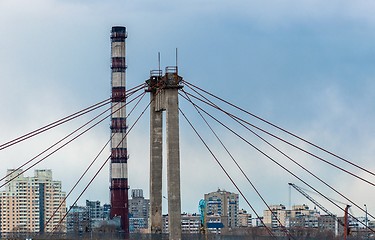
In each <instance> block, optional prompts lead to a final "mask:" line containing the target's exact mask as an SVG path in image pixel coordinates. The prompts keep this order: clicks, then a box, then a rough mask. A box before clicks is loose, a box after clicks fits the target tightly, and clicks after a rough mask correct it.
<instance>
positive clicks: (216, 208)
mask: <svg viewBox="0 0 375 240" xmlns="http://www.w3.org/2000/svg"><path fill="white" fill-rule="evenodd" d="M204 200H205V201H206V213H207V216H210V215H219V216H221V220H222V223H223V224H224V228H223V232H225V231H226V230H227V229H229V228H235V227H238V210H239V202H238V194H236V193H231V192H228V191H225V190H220V189H218V190H217V191H216V192H211V193H207V194H204Z"/></svg>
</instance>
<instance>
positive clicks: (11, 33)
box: [0, 0, 375, 215]
mask: <svg viewBox="0 0 375 240" xmlns="http://www.w3.org/2000/svg"><path fill="white" fill-rule="evenodd" d="M374 11H375V2H373V1H370V0H358V1H354V2H353V1H349V0H344V1H329V2H327V1H323V0H314V1H312V0H307V1H295V0H284V1H270V0H263V1H259V0H254V1H242V0H240V1H235V2H217V1H194V0H193V1H179V2H174V1H163V2H157V3H155V2H153V1H147V0H141V1H136V2H134V1H128V0H126V1H114V0H109V1H105V2H103V1H84V0H81V1H62V0H35V1H32V2H30V1H25V0H12V1H10V0H3V1H0V34H1V38H0V84H1V87H0V99H1V102H2V104H0V111H1V118H0V144H2V143H5V142H7V141H9V140H11V139H14V138H16V137H18V136H20V135H22V134H24V133H27V132H30V131H32V130H35V129H37V128H39V127H41V126H43V125H46V124H48V123H50V122H52V121H54V120H57V119H59V118H62V117H65V116H67V115H68V114H71V113H73V112H75V111H78V110H81V109H83V108H85V107H87V106H89V105H91V104H94V103H97V102H99V101H102V100H104V99H107V98H109V97H110V76H111V75H110V38H109V33H110V30H111V27H112V26H114V25H122V26H125V27H126V28H127V31H128V35H129V37H128V38H127V65H128V68H127V86H128V87H129V88H131V87H134V86H136V85H139V84H141V83H143V82H144V81H145V80H146V79H147V78H148V77H149V71H150V70H152V69H157V67H158V62H157V54H158V52H160V53H161V66H162V68H163V69H164V67H165V66H168V65H174V64H175V49H176V48H178V65H179V73H180V75H181V76H183V77H184V79H185V80H186V81H188V82H191V83H193V84H195V85H197V86H199V87H202V88H203V89H206V90H208V91H210V92H212V93H214V94H216V95H218V96H220V97H222V98H224V99H226V100H228V101H230V102H232V103H234V104H236V105H238V106H240V107H242V108H244V109H246V110H248V111H250V112H252V113H255V114H257V115H259V116H261V117H263V118H265V119H267V120H269V121H270V122H272V123H274V124H276V125H279V126H281V127H283V128H285V129H288V130H290V131H292V132H293V133H296V134H297V135H299V136H301V137H304V138H306V139H308V140H310V141H312V142H314V143H316V144H318V145H319V146H322V147H324V148H326V149H328V150H330V151H332V152H334V153H337V154H338V155H340V156H343V157H345V158H347V159H349V160H351V161H353V162H355V163H358V164H359V165H361V166H364V167H365V168H367V169H368V170H370V171H372V172H374V169H375V161H374V156H375V137H374V133H375V125H374V122H375V44H374V43H375V15H374V14H373V13H374ZM148 98H149V97H148V96H146V99H145V100H144V101H143V102H142V104H141V106H140V108H139V109H141V108H144V107H145V106H146V104H147V103H146V102H147V100H148ZM180 102H181V108H183V109H186V112H187V113H188V115H189V116H190V117H191V118H192V120H193V121H194V123H195V124H196V126H197V128H199V131H201V132H202V133H203V134H204V135H205V136H209V135H210V134H209V133H208V131H207V127H206V126H205V125H204V123H203V122H202V121H201V120H200V119H199V118H198V116H197V114H196V113H194V109H193V108H192V107H191V106H189V104H187V103H186V101H185V100H183V99H181V100H180ZM139 111H141V110H139ZM91 117H92V116H91ZM242 117H245V116H243V115H242ZM89 119H90V116H85V117H83V119H80V120H78V121H75V122H74V123H69V124H66V125H63V126H62V127H59V128H57V129H56V130H53V131H49V132H47V133H46V134H43V135H41V136H38V137H35V138H33V139H31V140H28V141H25V142H23V143H21V144H18V145H16V146H14V147H11V148H8V149H5V150H1V151H0V160H1V166H2V167H1V168H0V176H4V175H5V174H6V170H7V169H8V168H16V167H18V166H20V165H21V164H22V163H23V162H25V161H27V160H29V159H30V158H32V157H33V156H35V155H36V154H38V153H40V152H41V151H42V150H44V149H45V148H47V147H48V146H49V145H50V144H51V143H53V142H55V141H57V140H58V139H59V138H61V137H63V136H65V135H67V134H68V133H70V132H71V131H72V130H74V129H75V128H76V127H78V126H79V125H80V124H82V123H84V122H85V121H87V120H89ZM135 119H136V115H133V116H131V117H129V121H128V123H129V124H132V123H133V122H134V121H135ZM246 119H247V120H251V121H253V119H251V118H249V117H247V116H246ZM226 121H227V120H226ZM228 123H229V121H228ZM109 124H110V123H109V119H108V121H105V122H104V123H103V124H101V125H100V126H99V127H97V128H95V129H94V130H92V131H90V132H89V133H88V134H85V135H84V136H83V137H82V139H79V140H77V141H75V142H74V144H71V145H69V146H67V147H66V148H64V149H63V150H62V151H59V152H58V153H56V154H55V155H54V156H53V157H51V158H48V159H47V160H46V161H44V162H43V163H42V164H40V165H38V166H37V167H36V168H37V169H43V168H46V169H52V170H53V178H54V179H58V180H61V181H62V182H63V190H64V191H66V192H68V191H69V190H70V189H71V187H72V186H73V185H74V183H75V181H76V180H77V179H78V177H79V176H80V175H81V173H82V172H83V171H84V169H85V168H86V167H87V165H88V164H89V162H90V161H91V160H92V159H93V158H94V157H95V156H96V154H97V153H98V152H99V150H100V149H101V148H102V147H103V145H104V144H105V142H106V141H108V139H109V136H110V129H109ZM231 124H232V123H231ZM180 126H181V129H180V141H181V147H182V148H181V167H182V172H181V183H182V185H181V191H182V209H183V210H184V211H187V212H197V208H198V202H199V199H200V198H202V197H203V194H204V193H206V192H212V191H215V190H217V188H220V189H225V190H227V191H231V192H237V191H236V189H235V188H234V187H233V186H232V184H231V183H230V181H228V179H227V178H226V176H225V175H224V174H223V173H222V171H221V170H220V169H219V167H218V166H217V164H216V163H215V161H214V159H212V157H211V156H210V154H209V153H208V152H207V150H206V149H205V148H204V146H203V145H202V144H201V143H200V142H199V139H197V137H196V136H195V135H194V134H193V133H192V130H191V129H190V127H189V126H188V124H187V123H186V121H185V120H184V119H183V118H182V116H180ZM148 128H149V120H148V113H147V114H146V115H145V116H144V117H143V118H142V119H141V121H140V122H139V123H138V124H137V127H135V128H134V130H133V131H132V132H131V134H129V137H128V151H129V154H130V158H129V170H128V171H129V184H130V188H131V189H133V188H142V189H143V190H144V195H145V197H147V198H148V197H149V196H148V195H149V194H148V184H149V178H148V174H149V166H148V161H149V160H148V157H149V149H148V141H149V133H148ZM237 129H238V128H237ZM219 131H220V130H219ZM220 134H221V137H222V138H223V139H225V140H226V143H227V144H228V147H229V148H230V149H231V151H232V152H233V153H234V155H235V157H236V159H237V160H238V161H239V162H240V164H241V166H242V168H243V169H244V170H245V172H246V173H247V174H248V176H249V177H250V178H251V180H252V181H253V183H254V184H255V185H256V186H257V187H258V188H259V191H260V192H261V193H262V195H263V197H264V198H265V200H266V201H267V203H268V204H270V205H271V204H280V203H284V204H286V206H287V205H288V201H289V187H288V182H294V183H296V184H297V185H300V186H303V184H302V183H300V182H298V180H296V179H294V178H293V177H292V176H290V175H289V174H288V173H286V172H285V171H283V170H281V169H280V168H279V167H277V166H276V165H275V164H273V163H271V162H270V161H269V160H267V159H266V158H264V157H263V156H261V155H259V154H258V153H256V152H255V151H253V150H252V149H251V148H249V147H248V146H246V145H243V144H242V143H240V142H239V141H238V140H237V139H236V138H235V137H233V135H232V134H229V133H228V132H226V131H223V130H221V131H220ZM247 137H249V139H252V140H254V141H255V143H256V144H257V145H258V146H259V147H261V148H262V149H265V150H268V149H267V148H266V147H265V146H264V144H262V143H259V142H258V141H257V140H255V139H254V138H253V137H252V136H251V135H247ZM209 143H210V144H212V145H213V146H217V145H218V144H217V142H216V141H215V139H214V138H210V140H209ZM298 144H300V143H298ZM278 146H280V147H281V148H282V149H283V150H286V151H287V152H288V153H290V154H291V155H292V154H293V157H294V158H295V159H297V160H298V161H299V162H300V163H302V164H303V165H304V166H307V167H308V168H309V169H311V170H312V171H314V172H315V173H317V174H318V175H319V176H320V177H322V178H323V179H324V181H326V182H327V183H329V184H331V185H332V186H334V187H336V188H337V189H339V190H340V191H341V192H343V193H345V194H346V195H347V196H348V197H349V198H351V199H352V200H354V201H355V202H356V203H357V204H358V205H361V206H363V205H364V204H366V205H367V207H368V209H369V212H370V213H373V214H375V205H373V204H372V203H371V202H372V200H373V198H374V197H375V189H374V187H373V186H370V185H369V184H365V183H362V182H360V181H358V180H355V179H354V178H352V177H349V176H348V175H346V174H344V173H342V172H339V171H337V170H334V169H333V168H331V167H328V166H327V165H324V164H322V163H321V162H319V161H317V160H313V159H311V158H310V157H307V156H306V155H304V154H301V153H299V152H296V151H294V150H292V149H290V148H288V147H285V146H283V145H278ZM301 146H302V147H307V146H306V145H305V144H301ZM308 149H309V150H311V148H308ZM217 151H218V153H221V152H222V150H217ZM270 154H272V156H274V157H275V159H277V160H278V161H280V162H281V163H282V164H285V165H286V166H288V167H289V168H290V169H292V170H293V171H295V172H296V173H297V174H298V175H300V176H302V177H303V178H304V179H306V181H308V182H309V183H311V184H313V185H314V186H316V187H317V188H319V189H321V190H322V191H323V192H324V193H325V194H327V196H330V197H331V198H334V199H337V200H339V201H341V202H345V201H344V200H343V199H341V198H340V197H339V196H337V195H335V194H334V193H332V192H331V191H329V190H328V189H327V188H326V187H324V186H322V184H321V183H318V182H317V181H316V180H312V179H311V177H307V176H306V174H305V173H304V172H302V171H301V170H299V169H298V168H296V167H295V166H293V165H292V164H291V163H289V162H288V161H287V160H286V159H285V158H282V157H280V156H279V155H277V154H275V153H274V152H271V153H270ZM108 155H109V149H108V150H107V151H105V153H104V154H103V156H102V157H101V158H100V159H99V160H98V163H97V164H95V167H94V169H95V171H96V169H98V167H99V165H100V163H102V162H103V161H104V160H105V159H106V157H107V156H108ZM221 156H222V157H223V159H222V161H223V162H224V163H225V166H226V168H227V169H228V170H229V171H230V172H231V174H233V176H235V177H236V181H237V182H238V185H239V187H240V188H241V189H242V190H243V192H244V194H245V195H246V197H247V199H248V200H249V201H250V202H251V204H253V205H254V207H255V209H256V210H257V211H259V213H262V211H263V209H265V206H264V204H263V203H262V202H261V200H260V199H259V198H258V197H257V196H256V194H255V193H254V191H253V190H252V189H251V186H250V185H249V184H248V183H247V182H246V181H245V180H244V179H243V178H242V177H240V174H239V173H238V172H237V170H236V168H235V166H234V165H233V164H232V163H231V162H230V160H229V159H227V157H224V155H221ZM324 157H327V156H324ZM327 158H328V157H327ZM329 159H332V158H329ZM334 161H335V163H337V164H340V166H343V167H345V168H347V169H350V170H351V171H354V172H356V173H358V174H360V175H361V176H363V177H365V178H366V179H369V180H370V181H372V182H375V181H374V177H371V176H368V175H366V174H363V173H360V172H358V171H357V170H355V169H352V168H349V167H348V166H346V165H343V164H341V163H340V162H339V161H337V160H334ZM93 174H94V171H91V173H90V176H89V177H86V178H85V184H86V182H87V181H88V180H89V179H90V178H91V176H92V175H93ZM108 174H109V170H108V167H105V169H104V170H103V171H102V172H101V173H100V174H99V176H98V178H97V179H96V180H95V181H94V182H93V184H92V186H91V187H90V188H89V189H88V190H87V192H86V193H85V194H84V195H83V196H82V198H81V200H80V201H79V204H83V203H84V201H85V199H91V200H100V201H101V202H102V203H108V202H109V176H108ZM26 175H32V174H30V173H26ZM163 186H165V188H164V189H163V195H164V196H166V195H167V194H166V193H167V190H166V184H164V185H163ZM83 187H84V184H80V185H79V189H82V188H83ZM79 192H80V191H78V192H75V193H74V194H73V196H72V197H71V198H69V199H68V202H67V205H70V204H72V202H73V201H74V200H75V198H76V197H77V196H78V194H79ZM293 203H296V204H303V203H306V204H308V205H309V202H308V201H307V200H305V199H304V198H303V197H302V196H300V195H299V194H298V193H295V192H292V204H293ZM163 207H164V209H163V212H165V213H166V212H167V206H166V201H164V200H163ZM327 207H329V208H330V209H331V210H332V211H333V212H334V213H337V214H339V215H342V214H341V212H340V211H339V210H338V209H335V208H334V207H332V206H331V205H328V206H327ZM240 208H244V209H246V210H248V211H249V212H250V213H252V214H254V213H253V212H252V211H250V208H249V206H247V205H246V203H245V201H244V200H243V199H242V198H241V197H240ZM353 212H354V214H355V215H361V214H362V213H360V212H359V211H358V210H357V209H353Z"/></svg>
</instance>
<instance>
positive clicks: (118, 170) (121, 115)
mask: <svg viewBox="0 0 375 240" xmlns="http://www.w3.org/2000/svg"><path fill="white" fill-rule="evenodd" d="M126 37H127V35H126V28H125V27H121V26H116V27H112V32H111V52H112V54H111V57H112V65H111V69H112V77H111V84H112V115H111V136H112V139H111V163H110V184H111V186H110V191H111V213H110V216H111V218H113V217H115V216H120V217H121V228H122V230H123V231H124V233H125V236H128V235H129V218H128V213H129V209H128V208H129V207H128V206H129V205H128V169H127V161H128V157H127V156H128V154H127V142H126V137H125V136H126V107H125V105H126V98H125V95H126V76H125V73H126V62H125V39H126Z"/></svg>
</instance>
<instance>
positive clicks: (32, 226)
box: [0, 169, 66, 233]
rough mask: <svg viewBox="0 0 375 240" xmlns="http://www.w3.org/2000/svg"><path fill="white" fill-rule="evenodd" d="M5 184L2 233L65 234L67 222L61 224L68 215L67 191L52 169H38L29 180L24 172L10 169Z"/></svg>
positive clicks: (1, 193) (1, 200)
mask: <svg viewBox="0 0 375 240" xmlns="http://www.w3.org/2000/svg"><path fill="white" fill-rule="evenodd" d="M5 181H6V183H7V184H6V185H5V190H3V191H0V231H1V232H2V233H11V232H51V231H53V230H55V231H60V232H65V231H66V221H65V220H62V221H60V220H61V219H62V218H63V216H64V215H65V213H66V205H65V202H63V200H64V198H65V192H63V191H62V185H61V181H56V180H53V179H52V171H51V170H46V169H44V170H35V171H34V176H33V177H26V176H24V175H23V173H22V170H21V169H19V170H14V169H8V171H7V177H6V180H5ZM60 204H61V206H60ZM59 206H60V207H59Z"/></svg>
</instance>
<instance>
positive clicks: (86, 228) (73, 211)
mask: <svg viewBox="0 0 375 240" xmlns="http://www.w3.org/2000/svg"><path fill="white" fill-rule="evenodd" d="M66 225H67V232H68V233H83V232H90V231H91V221H90V209H89V207H83V206H72V207H71V208H70V211H69V213H68V215H67V224H66Z"/></svg>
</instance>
